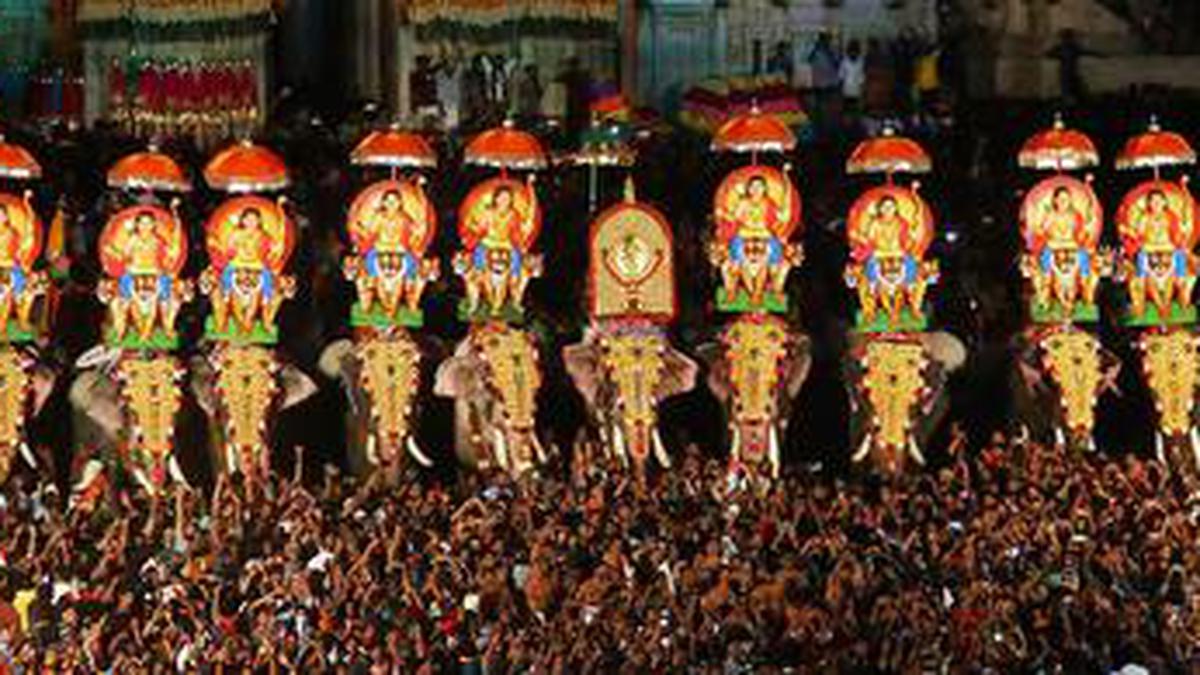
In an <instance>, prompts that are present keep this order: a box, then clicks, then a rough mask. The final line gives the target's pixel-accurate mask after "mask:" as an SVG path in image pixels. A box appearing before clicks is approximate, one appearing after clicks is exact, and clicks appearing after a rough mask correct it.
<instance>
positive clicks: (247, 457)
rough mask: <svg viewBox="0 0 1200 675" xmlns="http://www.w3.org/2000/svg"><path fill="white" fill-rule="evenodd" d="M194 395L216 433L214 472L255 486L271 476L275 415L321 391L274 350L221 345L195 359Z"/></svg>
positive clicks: (192, 384) (213, 456) (192, 367)
mask: <svg viewBox="0 0 1200 675" xmlns="http://www.w3.org/2000/svg"><path fill="white" fill-rule="evenodd" d="M191 390H192V393H193V395H194V396H195V397H196V402H197V403H198V404H199V406H200V408H201V410H203V411H204V413H205V415H206V416H207V417H208V419H209V424H210V425H211V426H212V428H213V429H214V430H215V431H216V432H217V433H215V434H214V438H215V439H216V440H214V442H213V447H212V448H211V458H212V462H213V466H214V468H216V469H217V470H218V471H223V472H228V473H235V472H236V473H241V474H242V475H243V477H245V479H246V480H248V481H254V480H257V479H260V478H262V477H263V476H264V475H265V474H266V472H267V471H269V470H270V452H269V441H268V433H267V432H268V430H269V427H270V424H271V421H272V419H273V418H274V416H275V414H276V413H278V412H281V411H283V410H286V409H288V408H291V407H293V406H295V405H298V404H300V403H302V402H303V401H306V400H308V399H309V398H310V397H312V396H313V395H314V394H315V393H316V392H317V386H316V384H315V383H314V382H313V381H312V379H311V378H309V377H308V376H307V375H306V374H304V372H302V371H301V370H300V369H299V368H296V367H295V366H293V365H291V364H288V363H283V362H281V361H280V359H279V358H278V357H277V356H276V355H275V353H274V352H273V351H272V350H270V349H267V348H264V347H256V346H235V345H228V344H221V345H218V346H217V347H216V348H215V349H214V350H213V351H212V352H211V353H210V354H208V355H206V356H197V357H194V358H193V359H192V361H191Z"/></svg>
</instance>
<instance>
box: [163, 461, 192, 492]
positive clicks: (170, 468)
mask: <svg viewBox="0 0 1200 675" xmlns="http://www.w3.org/2000/svg"><path fill="white" fill-rule="evenodd" d="M167 472H168V473H170V474H171V480H173V481H175V482H176V483H179V484H180V485H182V486H184V487H186V488H190V487H192V485H191V483H189V482H188V479H187V476H185V475H183V469H182V468H181V467H180V466H179V460H178V459H176V458H175V455H171V456H170V457H168V458H167Z"/></svg>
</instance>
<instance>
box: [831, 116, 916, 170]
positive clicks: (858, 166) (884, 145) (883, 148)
mask: <svg viewBox="0 0 1200 675" xmlns="http://www.w3.org/2000/svg"><path fill="white" fill-rule="evenodd" d="M932 170H933V160H932V159H930V158H929V153H927V152H925V148H922V147H921V144H920V143H917V142H916V141H914V140H912V139H911V138H906V137H904V136H897V135H896V131H895V130H894V129H892V128H891V127H884V129H883V134H882V135H880V136H876V137H874V138H868V139H867V140H865V141H863V142H861V143H859V144H858V146H857V147H855V148H854V152H852V153H850V159H848V160H846V172H847V173H887V174H892V173H928V172H929V171H932Z"/></svg>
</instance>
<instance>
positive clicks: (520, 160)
mask: <svg viewBox="0 0 1200 675" xmlns="http://www.w3.org/2000/svg"><path fill="white" fill-rule="evenodd" d="M463 161H464V162H466V163H467V164H474V165H476V166H489V167H493V168H496V169H530V170H532V169H544V168H546V151H545V150H544V149H543V148H542V144H541V142H540V141H538V139H537V137H535V136H534V135H533V134H531V133H528V132H526V131H521V130H520V129H517V128H516V127H514V126H513V123H512V120H505V122H504V124H502V125H500V126H498V127H492V128H491V129H488V130H487V131H484V132H481V133H480V134H479V135H478V136H476V137H475V138H473V139H471V142H470V143H469V144H467V148H466V150H464V151H463Z"/></svg>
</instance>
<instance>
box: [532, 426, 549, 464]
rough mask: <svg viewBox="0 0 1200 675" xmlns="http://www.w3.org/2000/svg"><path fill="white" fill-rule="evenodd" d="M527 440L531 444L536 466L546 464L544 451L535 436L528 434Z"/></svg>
mask: <svg viewBox="0 0 1200 675" xmlns="http://www.w3.org/2000/svg"><path fill="white" fill-rule="evenodd" d="M529 438H530V440H531V442H532V443H533V454H534V455H535V456H536V457H537V461H538V464H545V463H546V449H545V448H543V447H542V442H541V441H540V440H538V437H537V434H535V433H530V434H529Z"/></svg>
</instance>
